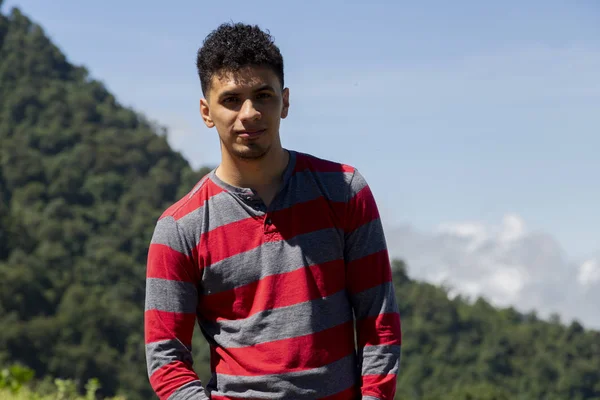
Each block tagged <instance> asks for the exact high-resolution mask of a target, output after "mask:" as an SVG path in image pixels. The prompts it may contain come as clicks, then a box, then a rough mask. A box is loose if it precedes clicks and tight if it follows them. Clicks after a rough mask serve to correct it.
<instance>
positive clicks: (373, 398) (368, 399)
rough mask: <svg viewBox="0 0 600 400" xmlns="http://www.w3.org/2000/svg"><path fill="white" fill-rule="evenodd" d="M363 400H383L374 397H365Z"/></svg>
mask: <svg viewBox="0 0 600 400" xmlns="http://www.w3.org/2000/svg"><path fill="white" fill-rule="evenodd" d="M361 400H381V399H379V398H378V397H373V396H363V397H361Z"/></svg>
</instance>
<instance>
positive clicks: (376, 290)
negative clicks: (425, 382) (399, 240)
mask: <svg viewBox="0 0 600 400" xmlns="http://www.w3.org/2000/svg"><path fill="white" fill-rule="evenodd" d="M350 192H351V193H350V195H349V199H348V202H347V205H346V213H345V217H346V221H345V222H346V223H345V258H346V285H347V290H348V293H349V296H350V299H351V302H352V306H353V308H354V315H355V319H356V336H357V346H358V356H359V362H360V369H361V375H362V383H361V393H362V398H363V400H367V399H369V400H372V399H379V400H392V399H393V398H394V395H395V392H396V378H397V374H398V370H399V365H400V358H401V350H400V346H401V341H402V339H401V327H400V314H399V312H398V306H397V304H396V298H395V294H394V286H393V283H392V273H391V265H390V260H389V255H388V250H387V245H386V241H385V236H384V232H383V226H382V223H381V219H380V216H379V211H378V209H377V205H376V203H375V199H374V198H373V194H372V193H371V190H370V188H369V186H368V184H367V182H366V181H365V179H364V178H363V177H362V175H361V174H360V173H359V172H358V171H356V170H355V171H354V174H353V177H352V180H351V182H350Z"/></svg>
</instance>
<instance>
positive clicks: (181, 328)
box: [144, 310, 196, 346]
mask: <svg viewBox="0 0 600 400" xmlns="http://www.w3.org/2000/svg"><path fill="white" fill-rule="evenodd" d="M195 323H196V315H195V314H189V313H187V314H184V313H173V312H167V311H158V310H148V311H146V312H145V313H144V331H145V336H146V344H148V343H154V342H159V341H161V340H171V339H179V340H180V341H181V342H182V343H183V344H184V345H186V346H189V345H191V343H192V334H193V332H194V324H195Z"/></svg>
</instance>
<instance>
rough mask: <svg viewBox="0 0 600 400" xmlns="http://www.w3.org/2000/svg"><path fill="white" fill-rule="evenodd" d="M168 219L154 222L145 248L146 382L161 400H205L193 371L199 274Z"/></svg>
mask: <svg viewBox="0 0 600 400" xmlns="http://www.w3.org/2000/svg"><path fill="white" fill-rule="evenodd" d="M184 243H185V241H184V240H182V238H181V235H180V233H179V230H178V227H177V221H175V219H173V217H170V216H167V217H164V218H161V219H160V220H159V221H158V223H157V224H156V227H155V230H154V235H153V237H152V241H151V243H150V248H149V250H148V264H147V269H146V304H145V313H144V333H145V344H146V361H147V368H148V377H149V380H150V384H151V386H152V388H153V389H154V391H155V392H156V394H157V396H158V397H159V399H160V400H167V399H168V400H188V399H189V400H192V399H193V400H208V396H206V394H205V391H204V388H203V386H202V384H201V382H200V380H199V378H198V376H197V374H196V373H195V372H194V370H193V368H192V364H193V360H192V353H191V347H192V345H191V343H192V335H193V331H194V324H195V322H196V306H197V302H198V291H197V282H198V273H197V269H196V268H194V265H193V263H192V262H191V256H190V254H191V252H190V251H188V249H186V248H185V245H184Z"/></svg>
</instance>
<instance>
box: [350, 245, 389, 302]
mask: <svg viewBox="0 0 600 400" xmlns="http://www.w3.org/2000/svg"><path fill="white" fill-rule="evenodd" d="M347 271H348V272H347V273H348V277H347V280H348V290H349V291H350V293H351V294H356V293H360V292H362V291H364V290H367V289H370V288H373V287H375V286H379V285H382V284H384V283H386V282H391V281H392V271H391V267H390V259H389V254H388V252H387V250H381V251H379V252H377V253H373V254H371V255H368V256H366V257H363V258H359V259H358V260H354V261H351V262H349V263H348V267H347Z"/></svg>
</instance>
